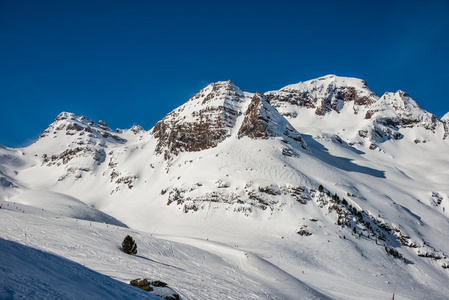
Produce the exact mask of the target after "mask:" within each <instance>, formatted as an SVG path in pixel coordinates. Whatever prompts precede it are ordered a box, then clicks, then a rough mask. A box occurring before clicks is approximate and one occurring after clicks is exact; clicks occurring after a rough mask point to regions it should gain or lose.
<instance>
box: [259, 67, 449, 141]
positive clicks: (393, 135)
mask: <svg viewBox="0 0 449 300" xmlns="http://www.w3.org/2000/svg"><path fill="white" fill-rule="evenodd" d="M266 96H267V98H268V100H269V101H270V103H271V105H272V106H273V107H275V108H276V109H277V110H278V111H279V112H280V113H281V114H282V115H283V116H285V117H286V118H287V119H289V120H292V119H295V118H301V109H313V110H314V112H315V114H316V116H317V118H320V117H321V118H323V117H324V116H326V115H328V114H330V113H332V112H335V113H340V112H341V111H342V110H343V108H345V107H347V106H348V107H349V108H350V109H351V110H352V111H353V114H354V115H355V116H357V118H358V119H359V122H360V123H361V124H364V123H365V125H362V126H361V127H360V130H358V132H357V133H356V136H350V137H346V139H349V140H351V141H352V142H351V143H352V144H353V143H354V141H355V140H357V138H361V139H367V140H368V143H367V144H368V145H370V148H371V149H375V148H376V147H377V144H378V143H381V142H383V141H386V140H398V139H401V138H403V134H402V133H401V132H400V131H401V129H404V128H424V129H426V130H428V131H431V132H433V133H435V132H436V131H437V129H438V128H440V127H444V132H445V134H444V136H443V137H442V138H447V136H449V134H448V132H449V130H448V129H447V128H448V127H447V122H444V121H443V120H439V119H438V118H437V117H436V116H434V115H432V114H430V113H428V112H426V111H425V110H423V109H422V108H421V107H420V106H419V105H418V104H417V103H416V102H415V101H414V100H413V99H412V98H410V96H409V95H408V94H407V93H405V92H402V91H398V92H396V93H389V92H387V93H385V94H384V95H383V96H382V97H379V96H378V95H376V94H375V93H374V92H373V91H372V90H371V89H370V88H369V87H368V85H367V83H366V82H365V81H363V80H360V79H355V78H344V77H338V76H334V75H329V76H325V77H321V78H318V79H314V80H310V81H306V82H300V83H298V84H293V85H289V86H286V87H284V88H282V89H280V90H279V91H272V92H267V93H266ZM364 120H370V122H364ZM445 124H446V125H445ZM344 139H345V138H343V140H344ZM417 142H419V141H417Z"/></svg>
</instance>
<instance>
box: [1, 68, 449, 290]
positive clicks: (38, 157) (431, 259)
mask: <svg viewBox="0 0 449 300" xmlns="http://www.w3.org/2000/svg"><path fill="white" fill-rule="evenodd" d="M448 136H449V117H448V115H446V116H445V117H443V118H442V119H438V118H437V117H436V116H434V115H432V114H430V113H429V112H426V111H425V110H423V109H422V108H421V107H420V106H419V105H418V104H417V103H416V102H415V101H414V100H413V99H412V98H410V96H409V95H407V94H406V93H405V92H402V91H398V92H396V93H385V94H384V95H383V96H381V97H379V96H378V95H376V94H375V93H374V92H373V91H372V90H371V89H370V88H369V87H368V85H367V83H366V82H364V81H362V80H360V79H355V78H345V77H338V76H335V75H328V76H325V77H321V78H318V79H314V80H310V81H306V82H300V83H297V84H293V85H288V86H286V87H284V88H282V89H280V90H278V91H270V92H266V93H264V94H263V93H260V92H257V93H248V92H243V91H242V90H241V89H240V88H238V87H237V86H236V85H235V84H234V83H232V82H231V81H223V82H217V83H213V84H210V85H209V86H207V87H206V88H204V89H203V90H201V91H199V92H198V93H197V94H196V95H194V96H193V97H192V98H191V99H189V100H188V101H187V102H186V103H185V104H184V105H182V106H180V107H179V108H177V109H175V110H174V111H172V112H170V113H169V114H168V115H167V116H166V117H165V118H164V119H163V120H161V121H159V122H158V123H157V124H156V125H155V126H154V127H153V128H152V129H151V130H149V131H145V130H144V129H143V128H142V127H140V126H134V127H132V128H131V129H128V130H121V129H116V130H112V129H111V128H109V127H108V125H107V124H106V123H105V122H103V121H99V122H98V123H95V122H93V121H91V120H88V119H87V118H85V117H82V116H76V115H74V114H71V113H66V112H64V113H61V114H60V115H59V116H58V117H57V118H56V119H55V121H54V122H53V123H52V124H50V125H49V127H48V128H47V129H46V130H45V131H44V132H43V133H42V135H41V136H40V137H39V139H38V140H37V141H36V142H35V143H34V144H32V145H31V146H29V147H26V148H21V149H10V148H6V147H0V192H1V193H0V200H1V201H2V202H3V203H4V204H3V207H5V203H6V204H11V203H12V205H14V203H18V204H20V205H26V206H27V207H31V208H32V209H31V210H30V209H28V208H26V209H23V210H24V211H29V210H30V211H31V212H29V213H28V214H29V216H28V217H27V218H23V221H20V217H19V216H18V215H17V212H16V210H17V209H16V210H14V209H11V208H10V209H9V210H8V211H7V214H8V217H9V218H12V219H15V220H16V223H17V224H21V223H23V226H20V228H25V227H27V226H28V227H29V224H27V222H34V223H36V224H39V226H38V228H39V227H46V229H45V230H46V231H55V230H56V228H57V225H56V224H55V223H54V222H53V221H51V222H50V221H48V224H47V221H46V219H50V216H48V215H45V213H49V212H52V213H54V214H60V215H62V216H63V217H64V218H68V219H67V220H66V221H64V222H69V223H70V222H73V221H71V220H72V219H76V220H78V219H81V220H85V221H86V220H88V221H89V222H105V223H107V224H110V225H114V226H119V228H123V229H120V230H121V232H122V231H123V232H125V231H127V230H128V231H129V230H134V232H135V234H139V235H140V236H142V239H144V240H145V241H147V240H151V239H153V238H154V239H155V237H154V236H153V235H155V236H157V237H158V239H155V241H154V242H153V246H152V247H156V248H157V247H163V246H162V245H165V244H164V243H166V242H164V240H165V241H167V240H170V241H172V242H175V241H176V242H177V244H176V245H178V246H177V247H178V249H179V251H181V252H183V253H185V252H184V251H187V250H186V249H189V250H188V251H189V253H190V254H189V255H190V257H192V255H193V257H195V259H194V261H195V264H193V265H192V264H190V265H189V266H188V269H189V272H199V273H198V274H200V273H201V272H202V273H203V274H204V277H202V278H201V276H200V275H198V277H196V278H195V280H201V282H202V285H203V287H204V290H207V291H208V293H205V294H204V295H203V294H202V293H203V292H202V291H201V289H196V288H191V290H190V291H189V288H188V286H187V285H186V284H185V282H186V281H185V280H186V279H185V278H184V277H183V275H182V274H181V273H182V272H181V271H180V274H176V272H173V270H168V269H167V268H170V267H179V268H180V265H182V264H184V263H185V262H183V261H182V259H180V258H179V257H177V258H176V259H175V260H173V261H171V263H170V264H175V265H170V266H168V264H167V263H164V265H165V267H161V266H159V268H158V271H159V272H161V273H163V272H168V273H169V274H171V276H172V278H173V282H170V286H172V287H173V288H174V290H176V291H177V292H179V293H180V295H181V296H182V297H183V298H185V299H206V298H208V297H209V298H210V297H218V295H221V296H223V295H225V294H226V292H225V291H226V290H227V291H228V292H227V293H228V294H229V295H234V296H230V297H231V298H233V297H236V298H239V297H240V298H245V299H260V298H266V299H298V293H301V295H302V296H301V297H299V298H301V299H302V298H304V299H306V298H319V299H320V298H325V297H329V298H333V299H348V298H349V299H356V298H357V299H358V298H360V297H362V298H364V299H379V298H382V297H384V298H385V297H391V294H392V293H396V294H397V295H400V297H402V298H403V299H426V298H429V297H430V296H432V298H434V299H445V297H446V295H447V294H448V293H449V288H448V285H447V282H448V280H449V269H448V266H449V258H448V257H447V256H446V255H447V252H448V251H449V240H448V230H449V219H448V217H449V211H446V210H447V209H448V208H449V205H448V204H449V172H448V170H449V158H448V156H447V153H448V150H449V139H448ZM58 207H59V208H58ZM38 209H42V210H41V211H40V212H39V210H38ZM42 211H44V212H45V213H43V212H42ZM47 211H48V212H47ZM0 212H4V211H3V210H1V211H0ZM4 213H5V212H4ZM35 218H37V219H35ZM2 220H4V219H3V218H2ZM37 220H39V221H37ZM0 222H1V223H2V227H3V228H10V230H7V231H6V233H4V234H3V235H2V237H3V238H5V239H9V240H13V241H15V242H19V243H22V244H23V239H21V233H20V232H19V233H18V232H15V231H17V230H14V229H13V227H14V225H11V224H10V223H8V222H7V221H0ZM49 224H50V225H49ZM125 224H126V226H128V227H129V228H131V229H126V228H125V227H124V226H125ZM24 226H25V227H24ZM65 226H67V225H65ZM38 228H36V229H35V230H39V229H38ZM21 230H23V229H21ZM30 230H31V229H30ZM35 234H36V233H35ZM72 234H73V235H75V236H77V237H80V239H82V238H81V236H82V234H81V232H79V231H74V232H73V233H72ZM109 234H112V233H110V232H109V231H105V232H102V235H105V236H107V235H109ZM114 235H115V236H116V234H114ZM105 239H106V240H107V241H108V243H111V241H110V238H109V237H105ZM58 242H60V243H61V244H67V242H66V241H64V239H60V240H58ZM76 243H80V244H83V242H81V241H79V239H77V241H76ZM118 243H119V242H118ZM145 243H146V245H148V242H145ZM83 245H84V244H83ZM32 246H33V247H35V248H38V249H42V250H45V251H50V252H52V253H56V254H58V255H62V256H65V257H68V256H67V255H66V252H65V251H64V250H62V248H64V247H62V248H61V247H59V246H57V242H55V243H54V245H53V246H52V247H46V246H45V247H44V246H42V245H41V244H40V243H39V242H37V241H35V242H34V243H32ZM14 247H15V246H14ZM192 247H193V248H192ZM80 248H82V247H80ZM110 248H111V247H110ZM112 248H113V247H112ZM112 248H111V249H112ZM192 249H194V250H192ZM77 251H81V253H82V252H83V251H85V250H83V249H81V250H80V249H77ZM89 251H91V252H95V251H98V249H97V248H95V249H93V250H92V249H90V250H89ZM192 253H193V254H192ZM117 255H121V254H120V252H118V254H117ZM148 255H150V254H148ZM151 255H153V256H152V257H151V258H149V259H151V260H152V261H161V262H162V261H164V259H165V260H166V259H167V255H166V253H164V254H161V253H160V255H159V256H158V255H157V254H151ZM208 255H215V256H217V255H218V257H221V258H222V259H223V260H224V261H226V262H227V263H228V264H229V265H228V267H223V264H222V263H223V261H221V260H218V261H214V264H216V265H217V266H219V265H220V266H221V267H220V268H225V269H226V270H227V271H226V272H227V275H224V274H220V275H218V274H217V273H216V272H212V271H210V270H211V269H210V268H212V265H210V261H207V259H206V257H207V256H208ZM112 256H113V255H112V254H111V255H110V257H112ZM201 256H204V260H202V259H201ZM215 256H214V257H215ZM82 257H85V255H83V254H80V255H72V256H70V257H69V258H70V259H73V260H74V261H76V262H78V263H82V264H84V265H86V266H88V267H89V268H92V269H93V270H94V271H98V272H100V273H103V274H105V272H102V270H103V269H102V267H96V265H95V263H94V262H91V261H86V259H85V258H82ZM147 257H148V256H147ZM188 257H189V256H185V258H186V259H187V258H188ZM102 264H103V263H102ZM229 266H230V268H229ZM184 267H186V266H184ZM195 268H196V269H197V270H193V269H195ZM208 270H209V271H208ZM260 270H264V271H263V272H266V273H265V275H263V274H262V273H261V271H260ZM139 272H141V273H142V272H143V271H142V270H140V271H139ZM106 273H107V272H106ZM131 273H132V272H130V273H126V274H125V273H123V274H121V275H120V276H119V278H118V279H119V280H120V281H125V282H126V281H128V282H129V281H130V280H132V279H135V278H137V277H142V276H143V275H145V274H143V275H139V274H137V273H138V272H136V274H131ZM143 273H145V272H143ZM195 274H197V273H195ZM280 274H281V275H280ZM282 274H283V275H282ZM106 275H110V274H109V273H108V274H106ZM264 276H266V278H265V279H263V278H264ZM286 276H287V277H286ZM181 278H183V279H181ZM217 278H220V280H223V281H224V282H227V283H224V285H223V286H221V287H220V288H218V287H217V286H216V284H215V283H216V282H215V281H214V280H217ZM267 278H271V279H272V280H275V281H276V282H277V281H279V280H281V281H282V283H281V282H277V283H276V284H272V283H270V284H269V283H267ZM268 281H270V280H268ZM237 282H240V283H237ZM242 282H244V283H245V284H242ZM251 284H254V288H249V287H248V286H247V285H251ZM261 284H263V285H265V286H266V287H267V288H265V289H260V288H256V287H258V286H259V285H261ZM259 287H260V286H259ZM192 290H194V291H196V292H194V293H192ZM261 291H262V292H261ZM239 293H243V294H244V295H242V294H239ZM205 295H208V296H205ZM237 295H240V296H237ZM429 295H430V296H429ZM221 296H220V297H221Z"/></svg>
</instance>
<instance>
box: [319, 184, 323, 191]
mask: <svg viewBox="0 0 449 300" xmlns="http://www.w3.org/2000/svg"><path fill="white" fill-rule="evenodd" d="M318 191H319V192H320V193H322V192H323V191H324V187H323V186H322V185H321V184H320V186H319V187H318Z"/></svg>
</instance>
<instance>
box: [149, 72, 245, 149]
mask: <svg viewBox="0 0 449 300" xmlns="http://www.w3.org/2000/svg"><path fill="white" fill-rule="evenodd" d="M244 98H245V96H244V94H243V92H242V91H241V90H240V89H239V88H238V87H237V86H235V85H234V84H233V83H232V82H231V81H229V80H228V81H225V82H217V83H213V84H210V85H209V86H207V87H206V88H204V89H203V90H201V91H200V92H199V93H197V94H196V95H194V96H193V97H192V98H190V100H189V101H188V102H187V103H185V104H184V105H182V106H181V107H179V108H177V109H175V110H174V111H172V112H171V113H169V114H168V115H167V116H166V117H165V118H164V119H163V120H162V121H159V122H158V123H157V124H156V125H155V126H154V128H153V130H152V134H153V135H154V137H155V138H156V139H157V141H158V143H157V147H156V152H157V153H158V154H162V153H164V155H165V157H166V158H169V157H170V156H171V155H178V153H179V152H183V151H187V152H192V151H201V150H205V149H209V148H214V147H216V146H217V145H218V144H219V143H220V142H222V141H223V140H225V139H226V138H227V137H229V135H230V130H231V129H232V128H233V126H234V125H235V122H236V119H237V117H238V115H239V105H240V104H241V102H242V101H243V100H244Z"/></svg>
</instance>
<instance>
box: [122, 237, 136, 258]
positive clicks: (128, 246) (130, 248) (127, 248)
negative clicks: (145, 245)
mask: <svg viewBox="0 0 449 300" xmlns="http://www.w3.org/2000/svg"><path fill="white" fill-rule="evenodd" d="M122 250H123V252H125V253H127V254H137V244H136V242H135V241H134V239H133V238H132V237H131V236H129V235H127V236H126V237H125V239H124V240H123V242H122Z"/></svg>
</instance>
